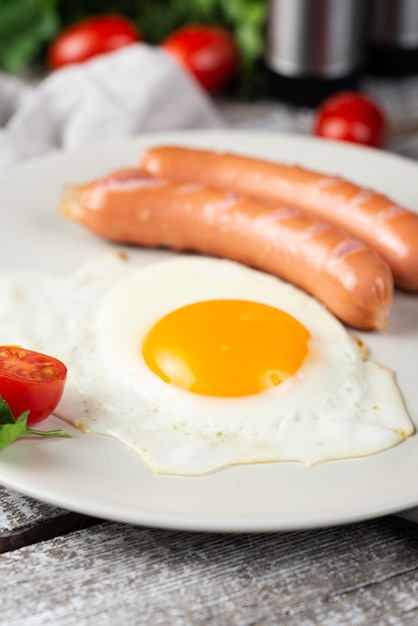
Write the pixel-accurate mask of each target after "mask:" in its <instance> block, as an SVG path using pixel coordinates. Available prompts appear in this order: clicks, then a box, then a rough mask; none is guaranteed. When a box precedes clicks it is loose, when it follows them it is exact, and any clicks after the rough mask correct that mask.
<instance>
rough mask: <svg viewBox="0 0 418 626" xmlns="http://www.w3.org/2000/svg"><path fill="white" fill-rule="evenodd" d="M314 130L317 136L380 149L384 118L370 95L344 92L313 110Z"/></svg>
mask: <svg viewBox="0 0 418 626" xmlns="http://www.w3.org/2000/svg"><path fill="white" fill-rule="evenodd" d="M313 130H314V134H315V135H317V136H318V137H326V138H327V139H337V140H340V141H351V142H354V143H361V144H365V145H367V146H374V147H376V148H379V147H381V146H382V145H383V143H384V141H385V135H386V119H385V116H384V114H383V112H382V110H381V108H380V107H379V104H378V103H377V102H375V101H374V100H373V99H372V98H370V97H369V96H366V95H365V94H362V93H358V92H351V91H347V92H341V93H339V94H336V95H335V96H331V97H330V98H328V99H327V100H325V101H324V102H323V104H322V105H321V106H320V107H319V109H318V111H317V113H316V116H315V120H314V129H313Z"/></svg>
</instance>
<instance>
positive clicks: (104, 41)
mask: <svg viewBox="0 0 418 626" xmlns="http://www.w3.org/2000/svg"><path fill="white" fill-rule="evenodd" d="M137 41H141V35H140V33H139V32H138V30H137V29H136V28H135V26H134V25H133V24H132V22H130V21H129V20H127V19H126V18H124V17H122V16H120V15H102V16H99V17H92V18H90V19H87V20H83V21H82V22H78V23H76V24H73V25H72V26H70V27H68V28H66V29H65V30H63V31H62V33H61V34H60V35H58V37H57V38H56V39H54V41H53V42H52V44H51V46H50V48H49V51H48V65H49V67H50V68H51V69H54V70H56V69H59V68H60V67H64V66H65V65H72V64H73V63H82V62H83V61H87V59H91V58H92V57H95V56H98V55H99V54H105V53H106V52H111V51H112V50H117V49H118V48H123V47H124V46H127V45H129V44H132V43H135V42H137Z"/></svg>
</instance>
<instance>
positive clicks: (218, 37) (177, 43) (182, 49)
mask: <svg viewBox="0 0 418 626" xmlns="http://www.w3.org/2000/svg"><path fill="white" fill-rule="evenodd" d="M161 45H162V47H163V48H164V50H166V51H167V52H168V53H169V54H171V55H172V56H173V57H174V58H175V59H177V61H179V62H180V64H181V65H182V66H183V67H184V68H185V69H186V70H187V71H189V72H190V73H191V74H192V75H193V76H194V77H195V78H196V79H197V80H198V82H199V83H200V84H201V85H202V87H203V88H204V89H206V90H207V91H209V92H210V93H212V92H215V91H218V90H219V89H221V88H222V87H224V86H225V85H226V84H227V83H228V82H229V80H230V79H231V78H232V77H233V76H234V74H235V73H236V71H237V68H238V49H237V46H236V44H235V41H234V39H233V37H232V35H231V34H230V33H229V31H228V30H226V29H225V28H221V27H217V26H202V25H192V26H185V27H184V28H180V29H179V30H177V31H175V32H174V33H172V34H171V35H170V36H169V37H167V39H165V40H164V41H163V42H162V44H161Z"/></svg>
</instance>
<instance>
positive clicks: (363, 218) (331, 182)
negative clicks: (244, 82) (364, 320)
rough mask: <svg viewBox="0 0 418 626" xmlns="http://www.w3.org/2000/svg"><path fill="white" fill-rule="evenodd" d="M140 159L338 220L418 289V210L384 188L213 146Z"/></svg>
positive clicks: (164, 170) (164, 173)
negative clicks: (396, 199)
mask: <svg viewBox="0 0 418 626" xmlns="http://www.w3.org/2000/svg"><path fill="white" fill-rule="evenodd" d="M140 165H141V167H142V168H144V169H146V170H147V171H149V172H150V173H152V174H153V175H154V176H157V177H161V178H169V179H171V180H173V181H177V182H186V181H192V180H193V181H195V182H199V183H201V184H203V185H207V186H211V187H215V188H217V189H224V190H235V191H237V192H239V193H242V194H245V195H247V196H251V197H253V198H258V199H260V200H263V201H276V202H280V203H285V204H288V205H290V206H294V207H297V208H299V209H301V210H303V211H305V212H307V213H309V214H311V215H314V216H316V217H317V218H319V219H322V220H326V221H328V222H332V223H333V224H335V225H336V226H338V227H339V228H342V229H344V230H346V231H347V232H350V233H351V234H352V235H353V236H354V237H357V238H359V239H361V240H363V241H364V242H365V243H366V244H368V245H369V246H372V247H374V248H376V249H377V250H378V251H379V252H380V254H381V255H382V256H383V258H385V259H386V261H387V262H388V263H389V265H390V266H391V269H392V272H393V275H394V279H395V283H396V284H397V285H398V286H399V287H401V288H402V289H406V290H408V291H418V215H417V214H415V213H413V212H412V211H409V210H407V209H406V208H404V207H402V206H400V205H399V204H397V203H396V202H393V201H392V200H390V199H389V198H387V197H386V196H384V195H382V194H379V193H376V192H374V191H371V190H368V189H361V188H360V187H358V186H357V185H355V184H354V183H351V182H349V181H346V180H343V179H341V178H339V177H332V176H327V175H324V174H321V173H318V172H313V171H310V170H307V169H303V168H301V167H297V166H292V165H286V164H282V163H273V162H270V161H265V160H262V159H253V158H250V157H244V156H239V155H236V154H230V153H222V152H213V151H209V150H196V149H191V148H182V147H170V146H168V147H164V146H163V147H155V148H149V149H148V150H146V151H145V153H144V154H143V156H142V158H141V161H140Z"/></svg>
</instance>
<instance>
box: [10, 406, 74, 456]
mask: <svg viewBox="0 0 418 626" xmlns="http://www.w3.org/2000/svg"><path fill="white" fill-rule="evenodd" d="M28 415H29V411H24V412H23V413H22V414H21V415H19V417H18V418H17V420H15V419H14V417H13V414H12V412H11V410H10V408H9V405H8V404H7V402H6V401H5V400H3V398H2V397H0V450H3V449H4V448H6V447H7V446H8V445H10V444H11V443H13V441H16V439H20V438H21V437H24V436H25V435H37V436H39V437H72V435H71V434H70V433H69V432H67V431H66V430H60V429H58V430H35V429H33V428H28V427H27V424H26V423H27V419H28Z"/></svg>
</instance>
